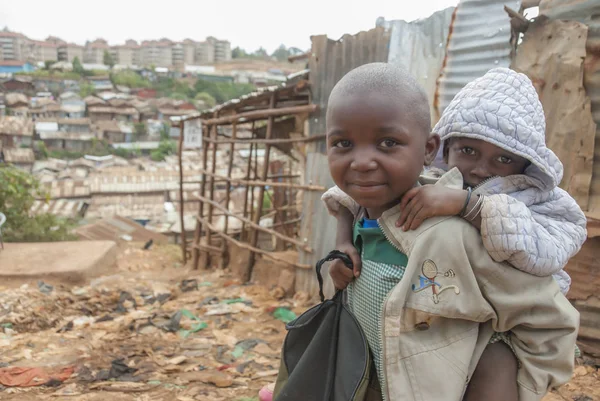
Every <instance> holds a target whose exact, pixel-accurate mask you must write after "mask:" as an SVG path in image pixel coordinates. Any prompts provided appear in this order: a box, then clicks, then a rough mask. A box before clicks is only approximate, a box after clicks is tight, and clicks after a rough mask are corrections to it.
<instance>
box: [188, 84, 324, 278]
mask: <svg viewBox="0 0 600 401" xmlns="http://www.w3.org/2000/svg"><path fill="white" fill-rule="evenodd" d="M306 78H307V73H304V74H296V76H295V77H294V79H293V80H292V81H291V82H290V80H288V82H287V83H286V84H284V85H282V86H277V87H269V88H265V89H263V90H261V91H259V92H255V93H252V94H250V95H247V96H244V97H242V98H240V99H235V100H232V101H229V102H226V103H224V104H222V105H219V106H217V107H215V108H213V109H211V110H208V111H205V112H202V113H199V114H196V115H191V116H187V117H184V118H182V119H181V120H180V124H179V127H180V138H179V165H180V220H181V224H182V227H183V220H184V202H182V201H181V200H182V199H183V186H184V184H185V185H186V187H187V186H188V185H189V184H199V187H200V189H199V195H197V196H196V198H197V200H198V209H197V216H196V221H197V222H196V227H195V231H194V239H193V241H192V243H191V244H189V243H188V241H187V240H186V238H185V230H183V229H182V241H181V246H182V252H183V255H184V261H187V255H188V247H189V248H191V255H192V264H193V267H194V268H195V269H197V268H198V267H199V266H200V265H203V266H204V267H208V266H209V265H210V264H211V257H212V256H217V257H218V258H220V263H219V264H220V266H221V267H225V266H226V265H227V263H228V256H229V253H228V249H229V246H230V245H231V244H233V245H236V246H238V247H240V248H243V249H246V250H248V251H249V258H248V262H247V269H246V277H245V281H249V280H250V278H251V276H252V268H253V266H254V262H255V255H256V254H260V255H263V256H264V257H266V258H269V259H271V260H274V261H277V262H282V263H284V264H287V265H292V266H294V267H298V268H310V266H304V265H302V264H299V263H297V262H290V261H288V260H286V259H283V258H281V257H280V256H278V255H277V254H276V252H271V251H268V250H264V249H261V248H259V246H258V240H259V238H258V237H259V233H265V234H268V235H270V236H272V237H275V238H276V239H277V241H278V244H279V245H281V244H283V246H281V247H280V249H285V244H288V245H291V246H295V247H296V248H297V249H301V250H303V251H305V252H309V253H310V252H312V250H311V249H310V247H308V246H307V245H306V244H305V243H304V242H303V241H301V240H299V239H298V238H296V237H295V236H294V235H293V234H290V232H292V233H293V230H290V229H289V228H290V226H293V225H298V224H299V222H300V218H295V219H287V217H286V216H287V213H286V210H289V209H291V207H290V205H285V204H275V203H276V202H273V210H272V213H274V216H275V219H274V223H275V224H273V226H272V227H271V228H268V227H263V226H262V225H261V224H260V221H261V217H263V207H261V206H262V201H259V202H258V205H259V206H258V207H256V208H254V207H253V205H254V203H255V199H254V196H255V190H254V188H257V189H258V197H257V199H256V200H262V199H264V196H265V188H267V187H272V188H274V190H276V191H293V190H302V191H319V192H324V191H325V190H326V188H324V187H320V186H316V185H304V184H300V183H294V182H292V180H293V179H295V178H299V177H300V175H294V174H292V173H291V172H288V174H273V172H271V175H269V170H270V166H271V164H270V158H271V154H272V148H274V147H276V148H279V150H280V151H282V152H284V153H288V154H289V157H290V160H292V159H293V158H294V157H293V156H292V153H291V152H289V151H290V149H291V148H292V146H293V145H295V144H300V143H306V142H313V141H319V140H323V139H324V138H325V136H324V135H317V136H310V137H308V136H305V135H300V136H297V135H296V136H295V137H291V136H290V130H289V129H286V128H281V129H277V128H276V126H279V127H283V126H284V125H285V124H284V123H286V121H283V120H285V119H288V122H289V121H290V120H289V119H292V120H291V121H292V123H294V124H293V125H294V127H296V130H295V133H298V131H299V130H298V129H297V127H298V126H301V127H302V128H301V131H302V134H304V132H303V131H304V126H305V124H304V121H305V120H306V119H307V118H308V116H309V114H311V113H313V112H314V111H316V110H317V106H316V105H313V104H311V99H310V91H309V85H308V81H307V79H306ZM195 119H201V121H202V132H203V137H202V141H203V142H202V143H203V146H202V169H201V170H200V173H201V174H202V178H201V181H199V182H190V181H184V179H183V173H182V169H183V163H182V161H181V160H182V151H183V147H184V138H183V137H184V124H185V122H186V121H190V120H195ZM265 123H266V124H265ZM250 124H251V128H250V132H251V134H252V135H251V137H250V138H241V137H239V136H238V130H239V128H240V127H241V126H246V127H247V126H249V125H250ZM278 124H279V125H278ZM288 125H289V124H288ZM220 127H230V131H231V134H230V136H226V137H225V138H223V136H225V135H224V134H223V133H219V128H220ZM219 136H221V138H219ZM236 145H238V148H237V150H239V149H240V145H244V146H245V147H246V149H247V146H248V145H249V146H250V148H249V149H250V152H249V157H248V161H247V165H246V166H245V177H244V179H240V178H233V177H232V171H233V164H234V154H235V152H236ZM220 146H222V147H225V148H226V150H227V151H228V162H227V173H226V175H223V174H217V171H216V170H217V163H216V160H217V149H218V148H219V147H220ZM261 146H262V147H264V156H263V160H262V163H261V164H259V163H258V148H259V147H261ZM209 154H210V157H209ZM209 160H210V166H209ZM253 163H254V164H253ZM221 167H223V166H221ZM273 180H278V181H273ZM284 181H287V182H284ZM217 182H220V183H222V182H225V199H224V205H225V206H223V205H222V204H220V203H219V202H217V201H216V200H215V183H217ZM233 185H237V186H238V187H239V186H241V187H243V188H244V189H245V196H244V206H243V212H242V213H241V214H239V213H238V214H236V213H234V212H231V211H230V210H228V205H229V204H230V194H231V189H232V186H233ZM280 203H281V202H280ZM215 209H216V211H218V212H220V213H219V214H220V215H221V216H225V223H224V227H223V229H222V230H219V229H218V228H217V227H216V226H215V224H214V221H213V218H214V217H215V216H216V214H215ZM230 218H233V219H237V220H239V221H241V225H242V228H241V230H240V231H239V232H235V233H232V232H230V230H229V219H230ZM190 245H191V246H190Z"/></svg>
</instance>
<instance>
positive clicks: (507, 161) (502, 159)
mask: <svg viewBox="0 0 600 401" xmlns="http://www.w3.org/2000/svg"><path fill="white" fill-rule="evenodd" d="M496 160H498V161H499V162H500V163H502V164H510V163H512V159H511V158H510V157H507V156H500V157H498V158H497V159H496Z"/></svg>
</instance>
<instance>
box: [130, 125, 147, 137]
mask: <svg viewBox="0 0 600 401" xmlns="http://www.w3.org/2000/svg"><path fill="white" fill-rule="evenodd" d="M133 128H134V135H135V137H136V139H137V138H140V137H143V136H145V135H146V134H147V131H146V124H144V123H142V122H139V123H133Z"/></svg>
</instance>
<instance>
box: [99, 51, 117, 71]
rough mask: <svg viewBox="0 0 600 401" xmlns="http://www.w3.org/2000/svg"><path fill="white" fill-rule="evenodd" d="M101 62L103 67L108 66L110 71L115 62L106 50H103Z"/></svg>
mask: <svg viewBox="0 0 600 401" xmlns="http://www.w3.org/2000/svg"><path fill="white" fill-rule="evenodd" d="M102 62H103V63H104V65H107V66H109V67H110V68H111V69H112V68H113V67H114V66H115V60H114V59H113V56H112V55H111V54H110V53H109V52H108V50H104V56H103V58H102Z"/></svg>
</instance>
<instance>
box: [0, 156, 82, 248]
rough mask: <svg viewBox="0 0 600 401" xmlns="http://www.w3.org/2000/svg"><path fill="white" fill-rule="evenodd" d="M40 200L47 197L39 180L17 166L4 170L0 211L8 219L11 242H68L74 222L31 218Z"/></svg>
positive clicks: (0, 173) (48, 216)
mask: <svg viewBox="0 0 600 401" xmlns="http://www.w3.org/2000/svg"><path fill="white" fill-rule="evenodd" d="M36 196H38V197H44V196H45V197H46V199H47V195H46V194H44V191H42V187H41V186H40V183H39V181H38V180H36V179H35V178H34V177H33V176H32V175H31V174H29V173H27V172H25V171H22V170H19V169H17V168H16V167H13V166H6V167H0V211H2V213H4V214H5V215H6V223H5V224H4V226H3V227H2V233H3V238H4V239H5V240H6V241H7V242H40V241H44V242H45V241H67V240H72V239H75V237H74V236H73V235H72V234H71V229H72V227H73V222H72V221H68V220H64V219H60V218H58V217H56V216H54V215H52V214H48V213H44V214H38V215H35V216H31V215H30V210H31V207H32V206H33V203H34V201H35V199H36Z"/></svg>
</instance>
